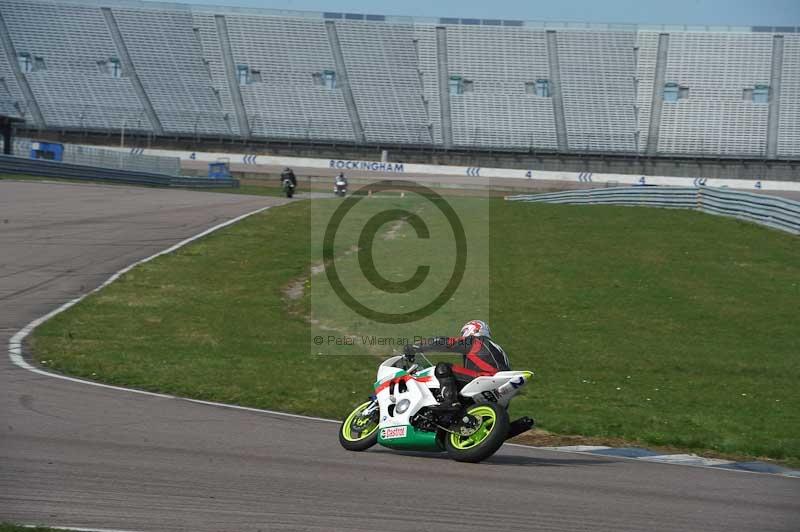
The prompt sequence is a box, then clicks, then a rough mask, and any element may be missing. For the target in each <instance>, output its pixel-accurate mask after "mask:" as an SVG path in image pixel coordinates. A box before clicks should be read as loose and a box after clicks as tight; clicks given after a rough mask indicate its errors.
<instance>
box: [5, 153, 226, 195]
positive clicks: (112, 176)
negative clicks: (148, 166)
mask: <svg viewBox="0 0 800 532" xmlns="http://www.w3.org/2000/svg"><path fill="white" fill-rule="evenodd" d="M0 174H10V175H26V176H36V177H57V178H62V179H74V180H81V181H97V182H103V183H121V184H128V185H146V186H154V187H174V188H231V187H234V188H236V187H238V186H239V180H238V179H231V178H229V179H209V178H205V177H176V176H171V175H166V174H156V173H149V172H137V171H131V170H118V169H114V168H101V167H97V166H85V165H80V164H71V163H64V162H55V161H43V160H33V159H25V158H22V157H14V156H11V155H0Z"/></svg>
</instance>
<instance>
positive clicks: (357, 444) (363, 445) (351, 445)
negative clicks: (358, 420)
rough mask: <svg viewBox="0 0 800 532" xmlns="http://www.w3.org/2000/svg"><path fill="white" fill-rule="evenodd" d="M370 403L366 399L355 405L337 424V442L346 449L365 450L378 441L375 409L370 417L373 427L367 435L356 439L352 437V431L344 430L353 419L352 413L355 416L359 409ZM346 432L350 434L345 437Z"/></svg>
mask: <svg viewBox="0 0 800 532" xmlns="http://www.w3.org/2000/svg"><path fill="white" fill-rule="evenodd" d="M371 403H372V401H367V402H366V403H362V404H360V405H358V406H357V407H355V408H354V409H353V411H352V412H350V414H348V416H347V417H346V418H344V421H342V424H341V425H339V443H340V444H341V445H342V447H344V448H345V449H347V450H348V451H366V450H367V449H369V448H370V447H372V446H373V445H375V444H376V443H378V428H377V424H378V415H377V411H376V414H375V415H374V416H373V419H372V422H373V423H374V424H375V429H374V430H373V431H372V432H371V433H369V435H367V436H366V437H364V438H358V437H357V439H354V438H353V436H352V434H353V433H352V432H350V431H347V430H346V429H347V427H348V426H349V425H352V423H353V421H354V419H353V416H354V415H356V416H357V415H358V412H359V411H361V410H364V408H366V407H367V406H368V405H370V404H371ZM346 433H347V434H349V435H350V438H348V437H347V435H346Z"/></svg>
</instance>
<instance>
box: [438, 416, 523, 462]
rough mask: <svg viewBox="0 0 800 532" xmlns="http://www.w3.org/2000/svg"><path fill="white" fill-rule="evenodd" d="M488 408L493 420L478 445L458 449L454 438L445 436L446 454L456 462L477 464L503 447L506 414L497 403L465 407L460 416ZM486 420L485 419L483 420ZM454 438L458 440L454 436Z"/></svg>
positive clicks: (506, 425)
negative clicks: (486, 433)
mask: <svg viewBox="0 0 800 532" xmlns="http://www.w3.org/2000/svg"><path fill="white" fill-rule="evenodd" d="M483 408H489V409H491V410H492V412H493V414H494V420H493V424H492V426H491V428H490V429H489V433H488V435H486V437H485V438H484V439H483V440H481V441H480V442H479V443H477V444H474V445H473V446H470V447H468V448H463V447H462V448H459V447H457V446H456V445H455V444H454V443H453V438H454V436H453V435H452V434H445V437H444V448H445V450H446V451H447V454H448V455H449V456H450V458H452V459H453V460H455V461H457V462H469V463H473V464H474V463H477V462H481V461H483V460H486V459H487V458H489V457H490V456H492V455H493V454H494V453H496V452H497V450H498V449H499V448H500V446H502V445H503V442H504V441H506V436H507V435H508V427H509V421H508V412H506V409H505V408H503V407H502V406H499V405H497V403H480V404H476V405H471V406H468V407H466V408H465V409H464V410H463V412H462V414H471V413H472V412H474V411H478V412H479V411H480V410H479V409H483ZM484 419H486V418H484ZM456 438H459V437H457V436H456Z"/></svg>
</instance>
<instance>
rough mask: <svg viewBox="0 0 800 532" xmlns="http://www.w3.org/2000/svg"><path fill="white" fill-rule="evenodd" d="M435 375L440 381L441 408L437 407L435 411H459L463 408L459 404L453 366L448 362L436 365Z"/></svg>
mask: <svg viewBox="0 0 800 532" xmlns="http://www.w3.org/2000/svg"><path fill="white" fill-rule="evenodd" d="M433 374H434V375H436V380H438V381H439V406H438V407H435V410H438V411H446V410H458V409H459V408H460V407H461V405H460V404H459V402H458V385H457V384H456V378H455V377H454V376H453V369H452V367H451V365H450V364H448V363H447V362H439V363H438V364H436V369H435V370H434V373H433Z"/></svg>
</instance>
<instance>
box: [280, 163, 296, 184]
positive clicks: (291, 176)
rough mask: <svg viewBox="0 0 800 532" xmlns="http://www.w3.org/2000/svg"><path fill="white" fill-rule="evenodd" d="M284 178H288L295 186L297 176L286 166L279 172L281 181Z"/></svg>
mask: <svg viewBox="0 0 800 532" xmlns="http://www.w3.org/2000/svg"><path fill="white" fill-rule="evenodd" d="M286 179H288V180H289V182H290V183H291V184H292V186H293V187H297V178H296V177H295V175H294V172H293V171H292V169H291V168H289V167H288V166H287V167H286V168H284V169H283V172H281V183H282V182H283V181H284V180H286Z"/></svg>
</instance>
